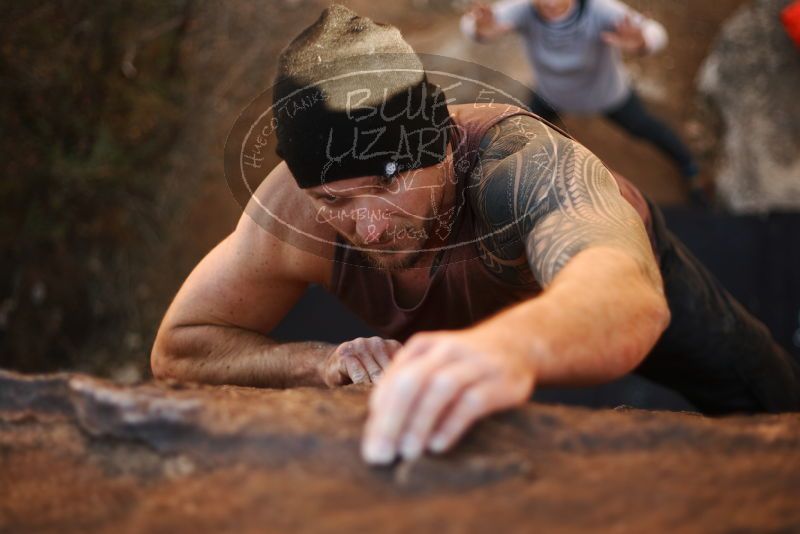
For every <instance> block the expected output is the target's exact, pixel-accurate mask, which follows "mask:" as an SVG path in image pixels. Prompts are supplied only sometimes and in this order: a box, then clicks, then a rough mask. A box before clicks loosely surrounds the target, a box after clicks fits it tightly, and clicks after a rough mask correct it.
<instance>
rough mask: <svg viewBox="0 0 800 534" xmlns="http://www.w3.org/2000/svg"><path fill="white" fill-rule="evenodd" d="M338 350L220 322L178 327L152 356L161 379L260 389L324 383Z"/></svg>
mask: <svg viewBox="0 0 800 534" xmlns="http://www.w3.org/2000/svg"><path fill="white" fill-rule="evenodd" d="M335 348H336V346H335V345H331V344H328V343H322V342H317V341H306V342H293V343H279V342H276V341H273V340H271V339H269V338H267V337H266V336H264V335H262V334H259V333H257V332H251V331H248V330H244V329H241V328H236V327H227V326H216V325H192V326H175V327H172V328H171V329H170V330H169V331H168V332H166V333H163V334H160V335H159V339H157V340H156V343H155V345H154V347H153V354H152V358H151V362H152V368H153V374H154V375H155V376H156V378H174V379H178V380H181V381H191V382H201V383H207V384H235V385H240V386H257V387H281V388H282V387H292V386H324V385H325V383H324V381H323V379H322V376H321V374H320V364H321V363H322V362H323V360H324V359H325V358H326V357H327V356H328V355H329V354H330V353H331V352H332V351H333V350H334V349H335Z"/></svg>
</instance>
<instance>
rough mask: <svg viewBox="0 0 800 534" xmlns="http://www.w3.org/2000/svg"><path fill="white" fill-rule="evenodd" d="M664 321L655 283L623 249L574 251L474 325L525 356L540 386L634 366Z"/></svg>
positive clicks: (594, 378) (586, 380) (585, 381)
mask: <svg viewBox="0 0 800 534" xmlns="http://www.w3.org/2000/svg"><path fill="white" fill-rule="evenodd" d="M668 323H669V308H668V307H667V303H666V300H665V298H664V296H663V294H662V292H661V291H660V289H659V288H657V287H655V286H654V285H653V281H652V280H651V279H650V277H648V276H646V275H645V274H643V273H642V270H641V267H640V266H639V264H638V262H637V261H636V260H635V259H634V258H632V257H631V256H629V255H628V254H626V253H625V252H623V251H620V250H616V249H613V248H605V247H602V248H601V247H594V248H589V249H586V250H584V251H583V252H581V253H579V254H578V255H576V256H575V257H574V258H572V260H570V262H569V263H568V264H567V265H565V266H564V268H563V269H562V270H561V271H560V272H559V273H558V275H557V276H556V278H555V279H554V280H553V282H552V284H551V285H550V286H549V287H548V288H547V289H546V290H545V291H544V293H542V294H541V295H540V296H539V297H536V298H533V299H531V300H528V301H525V302H523V303H520V304H518V305H516V306H513V307H511V308H509V309H507V310H505V311H504V312H501V313H500V314H498V315H496V316H494V317H492V318H490V319H489V320H487V321H485V322H483V323H481V324H479V325H477V326H476V327H474V330H475V333H476V335H483V336H489V337H493V338H495V339H496V340H497V343H498V344H500V345H502V346H503V347H504V348H505V349H506V350H515V351H520V353H524V354H526V355H528V356H529V357H530V361H531V364H532V365H533V367H534V369H535V374H536V381H537V383H538V384H539V385H562V386H564V385H589V384H598V383H603V382H608V381H610V380H613V379H615V378H618V377H620V376H622V375H624V374H625V373H627V372H629V371H631V370H633V369H634V368H635V367H636V366H637V365H638V364H639V363H640V362H641V360H642V359H643V358H644V357H645V356H646V355H647V353H648V352H649V351H650V349H652V347H653V345H654V344H655V343H656V341H657V340H658V338H659V336H660V335H661V333H662V332H663V330H664V329H665V328H666V326H667V324H668Z"/></svg>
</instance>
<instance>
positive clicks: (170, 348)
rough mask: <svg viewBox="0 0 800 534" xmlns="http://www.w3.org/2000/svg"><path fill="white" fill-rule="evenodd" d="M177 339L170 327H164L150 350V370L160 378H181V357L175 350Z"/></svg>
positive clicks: (155, 376)
mask: <svg viewBox="0 0 800 534" xmlns="http://www.w3.org/2000/svg"><path fill="white" fill-rule="evenodd" d="M175 349H176V347H175V339H174V335H173V333H172V332H171V330H170V329H163V330H160V331H159V332H158V335H156V340H155V342H154V343H153V349H152V350H151V351H150V371H151V372H152V373H153V377H154V378H156V379H158V380H167V379H172V380H181V379H182V378H183V377H182V373H181V371H180V369H181V366H180V358H179V357H178V356H177V354H178V352H177V351H176V350H175Z"/></svg>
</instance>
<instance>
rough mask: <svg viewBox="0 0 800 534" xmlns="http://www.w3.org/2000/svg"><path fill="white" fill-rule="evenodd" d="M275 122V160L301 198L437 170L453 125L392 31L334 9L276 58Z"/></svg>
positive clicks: (414, 57) (437, 95)
mask: <svg viewBox="0 0 800 534" xmlns="http://www.w3.org/2000/svg"><path fill="white" fill-rule="evenodd" d="M273 114H274V117H275V118H276V119H277V128H276V132H277V138H278V146H277V153H278V156H280V157H281V158H283V159H284V160H285V161H286V164H287V165H288V166H289V169H290V170H291V172H292V174H293V175H294V178H295V180H297V183H298V185H299V186H300V187H301V188H308V187H314V186H317V185H320V184H323V183H329V182H333V181H336V180H343V179H347V178H355V177H361V176H374V175H378V176H392V175H394V174H396V173H398V172H402V171H404V170H409V169H412V168H418V167H427V166H429V165H434V164H436V163H439V162H441V161H442V160H443V159H444V158H445V156H446V147H447V136H448V132H447V128H448V126H449V125H450V124H451V122H450V118H449V113H448V111H447V105H446V101H445V96H444V93H443V92H442V91H441V89H440V88H439V87H438V86H437V85H435V84H432V83H430V82H429V81H428V79H427V76H426V74H425V71H424V68H423V65H422V62H421V61H420V59H419V57H418V56H417V55H416V54H415V53H414V51H413V49H412V48H411V46H410V45H409V44H408V43H406V42H405V40H403V38H402V36H401V35H400V32H399V31H398V30H397V28H395V27H393V26H390V25H387V24H380V23H376V22H373V21H372V20H370V19H368V18H365V17H360V16H358V15H357V14H356V13H354V12H353V11H351V10H349V9H348V8H346V7H344V6H340V5H332V6H330V7H329V8H327V9H325V10H324V11H323V12H322V14H321V15H320V17H319V18H318V19H317V21H316V22H314V23H313V24H312V25H311V26H309V27H308V28H306V29H305V30H304V31H303V32H302V33H301V34H300V35H299V36H297V37H296V38H295V39H294V40H293V41H292V42H291V43H290V44H289V45H288V46H287V47H286V48H285V49H284V50H283V52H282V53H281V55H280V58H279V65H278V74H277V76H276V80H275V89H274V92H273Z"/></svg>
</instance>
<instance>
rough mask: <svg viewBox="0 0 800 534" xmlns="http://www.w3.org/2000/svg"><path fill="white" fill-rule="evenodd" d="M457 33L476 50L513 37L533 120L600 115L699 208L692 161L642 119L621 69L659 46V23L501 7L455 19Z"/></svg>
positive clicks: (520, 0)
mask: <svg viewBox="0 0 800 534" xmlns="http://www.w3.org/2000/svg"><path fill="white" fill-rule="evenodd" d="M461 30H462V33H464V34H465V35H466V36H468V37H470V38H471V39H474V40H476V41H478V42H487V41H491V40H493V39H495V38H497V37H500V36H502V35H505V34H507V33H510V32H518V33H519V34H520V35H521V36H522V38H523V39H524V41H525V48H526V52H527V56H528V59H529V61H530V64H531V67H532V68H533V70H534V74H535V79H536V90H535V93H534V97H533V99H532V101H531V103H530V107H531V110H532V111H533V112H534V113H536V114H537V115H539V116H541V117H542V118H544V119H546V120H548V121H550V122H556V121H558V120H559V117H558V114H559V113H562V112H568V113H580V114H601V115H604V116H605V117H606V118H608V119H609V120H611V121H612V122H614V123H615V124H617V125H618V126H619V127H621V128H623V129H624V130H625V131H627V132H628V133H629V134H631V135H633V136H635V137H638V138H641V139H644V140H646V141H648V142H650V143H652V144H653V145H654V146H655V147H657V148H658V149H659V150H661V151H662V152H664V153H665V154H666V155H667V156H669V157H670V158H671V159H672V160H673V161H674V162H675V164H676V165H677V167H678V170H679V171H680V173H681V175H682V176H683V177H684V178H685V180H686V181H687V184H688V186H689V192H690V198H691V200H692V201H693V203H695V204H697V205H705V204H706V203H707V199H706V196H705V193H704V192H703V190H702V188H701V187H700V185H699V183H698V182H697V180H696V176H697V174H698V171H699V169H698V165H697V162H696V161H695V158H694V157H693V156H692V154H691V152H690V151H689V149H688V148H687V147H686V145H685V144H684V143H683V142H682V141H681V140H680V138H679V137H678V136H677V135H676V134H675V132H673V131H672V129H671V128H670V127H669V126H667V124H665V123H664V122H663V121H661V120H659V119H658V118H656V117H655V116H653V115H652V114H651V113H649V112H648V110H647V109H646V107H645V106H644V104H643V103H642V101H641V99H640V98H639V96H638V95H637V93H636V90H635V89H634V87H633V84H632V81H631V77H630V75H629V74H628V71H627V69H626V68H625V65H624V64H623V61H622V55H621V52H626V53H630V54H642V55H643V54H653V53H656V52H658V51H660V50H662V49H663V48H664V47H665V46H666V44H667V32H666V30H665V29H664V27H663V26H662V25H661V24H660V23H659V22H657V21H655V20H652V19H649V18H646V17H644V16H643V15H641V14H640V13H638V12H636V11H634V10H633V9H631V8H630V7H628V6H626V5H625V4H622V3H621V2H618V1H617V0H502V1H500V2H497V3H495V4H492V5H491V6H490V5H486V4H480V3H478V4H474V5H473V7H472V8H471V9H470V10H469V11H468V12H467V13H466V14H465V15H464V16H463V17H462V19H461Z"/></svg>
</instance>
